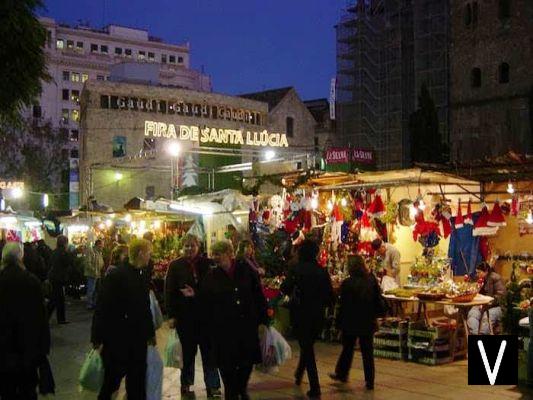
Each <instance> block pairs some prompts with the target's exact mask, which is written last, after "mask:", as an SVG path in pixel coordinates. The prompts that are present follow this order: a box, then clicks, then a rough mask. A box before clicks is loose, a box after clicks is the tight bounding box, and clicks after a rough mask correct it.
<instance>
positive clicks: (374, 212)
mask: <svg viewBox="0 0 533 400" xmlns="http://www.w3.org/2000/svg"><path fill="white" fill-rule="evenodd" d="M385 212H386V211H385V205H384V204H383V200H381V194H379V192H376V197H375V198H374V201H372V203H370V205H369V206H368V210H367V213H368V215H369V216H370V217H371V218H381V217H382V216H384V215H385Z"/></svg>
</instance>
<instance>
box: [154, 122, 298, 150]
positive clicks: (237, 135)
mask: <svg viewBox="0 0 533 400" xmlns="http://www.w3.org/2000/svg"><path fill="white" fill-rule="evenodd" d="M144 136H150V137H154V138H165V139H180V140H189V141H192V142H197V143H219V144H221V143H225V144H232V145H247V146H263V147H289V142H288V141H287V136H286V135H285V134H284V133H269V132H267V131H266V130H263V131H261V132H250V131H242V130H237V129H222V128H213V127H208V126H205V127H203V128H200V127H199V126H194V125H174V124H167V123H165V122H156V121H144Z"/></svg>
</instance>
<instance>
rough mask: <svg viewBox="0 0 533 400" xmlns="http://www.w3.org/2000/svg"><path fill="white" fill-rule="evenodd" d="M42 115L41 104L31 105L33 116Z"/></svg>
mask: <svg viewBox="0 0 533 400" xmlns="http://www.w3.org/2000/svg"><path fill="white" fill-rule="evenodd" d="M41 116H42V110H41V106H40V105H38V104H36V105H34V106H33V118H41Z"/></svg>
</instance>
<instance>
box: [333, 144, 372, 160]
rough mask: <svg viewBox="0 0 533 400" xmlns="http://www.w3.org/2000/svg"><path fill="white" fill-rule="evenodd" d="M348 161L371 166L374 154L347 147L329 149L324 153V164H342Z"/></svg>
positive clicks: (369, 151)
mask: <svg viewBox="0 0 533 400" xmlns="http://www.w3.org/2000/svg"><path fill="white" fill-rule="evenodd" d="M350 153H351V154H350ZM350 161H353V162H355V163H361V164H373V163H374V152H373V151H371V150H363V149H350V148H348V147H330V148H329V149H327V151H326V163H328V164H342V163H348V162H350Z"/></svg>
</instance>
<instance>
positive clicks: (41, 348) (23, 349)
mask: <svg viewBox="0 0 533 400" xmlns="http://www.w3.org/2000/svg"><path fill="white" fill-rule="evenodd" d="M22 253H23V250H22V246H21V245H20V244H19V243H15V242H9V243H7V244H6V245H5V246H4V248H3V251H2V269H1V271H0V399H25V400H26V399H27V400H32V399H37V393H36V390H35V389H36V386H37V382H38V379H37V368H38V366H39V365H40V364H41V363H42V362H43V360H44V359H45V357H46V355H47V354H48V352H49V351H50V331H49V328H48V319H47V316H46V309H45V306H44V297H43V293H42V290H41V283H40V282H39V280H38V279H37V278H36V277H35V276H34V275H33V274H31V273H29V272H28V271H26V270H25V269H24V264H23V263H22Z"/></svg>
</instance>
